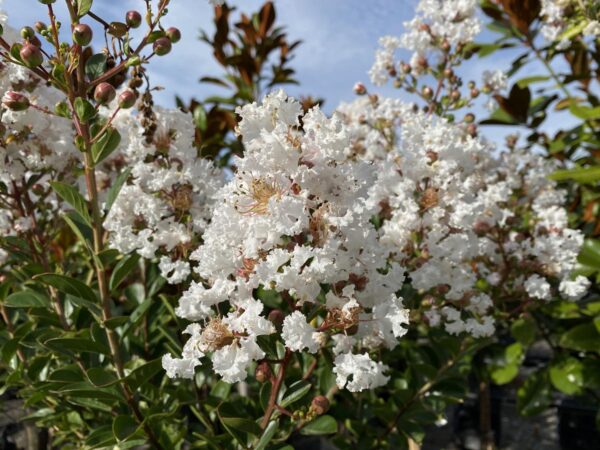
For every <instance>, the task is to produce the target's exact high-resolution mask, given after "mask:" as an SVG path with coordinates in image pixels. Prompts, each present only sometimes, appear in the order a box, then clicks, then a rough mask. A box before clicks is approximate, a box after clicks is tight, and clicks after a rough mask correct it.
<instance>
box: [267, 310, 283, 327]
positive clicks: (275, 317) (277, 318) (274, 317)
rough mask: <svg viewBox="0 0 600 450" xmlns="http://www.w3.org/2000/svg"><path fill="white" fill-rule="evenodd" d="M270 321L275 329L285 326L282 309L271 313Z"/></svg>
mask: <svg viewBox="0 0 600 450" xmlns="http://www.w3.org/2000/svg"><path fill="white" fill-rule="evenodd" d="M268 318H269V320H270V321H271V322H272V323H273V325H275V327H277V328H279V327H280V326H281V325H282V324H283V319H284V318H285V317H284V314H283V311H282V310H280V309H274V310H273V311H271V312H270V313H269V317H268Z"/></svg>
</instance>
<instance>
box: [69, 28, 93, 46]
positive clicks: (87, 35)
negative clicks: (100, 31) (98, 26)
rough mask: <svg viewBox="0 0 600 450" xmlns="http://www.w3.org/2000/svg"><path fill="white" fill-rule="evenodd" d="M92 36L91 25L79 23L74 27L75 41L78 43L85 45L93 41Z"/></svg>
mask: <svg viewBox="0 0 600 450" xmlns="http://www.w3.org/2000/svg"><path fill="white" fill-rule="evenodd" d="M92 37H93V33H92V29H91V28H90V26H89V25H86V24H84V23H79V24H77V25H75V26H74V27H73V42H75V43H76V44H77V45H81V46H82V47H85V46H86V45H88V44H89V43H90V42H92Z"/></svg>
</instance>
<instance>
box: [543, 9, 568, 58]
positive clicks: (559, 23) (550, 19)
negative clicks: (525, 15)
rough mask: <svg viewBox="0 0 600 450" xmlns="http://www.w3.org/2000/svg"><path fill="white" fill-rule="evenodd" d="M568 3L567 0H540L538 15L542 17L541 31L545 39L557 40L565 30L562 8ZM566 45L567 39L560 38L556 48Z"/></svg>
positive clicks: (565, 22)
mask: <svg viewBox="0 0 600 450" xmlns="http://www.w3.org/2000/svg"><path fill="white" fill-rule="evenodd" d="M569 3H570V2H569V1H565V0H542V9H541V11H540V16H542V18H543V25H542V28H541V32H542V36H544V39H546V40H547V41H550V42H555V41H559V38H560V36H561V35H562V34H563V32H564V31H565V29H566V27H567V20H566V16H565V12H564V9H565V8H566V7H567V6H568V4H569ZM568 45H569V40H568V39H561V40H560V42H559V44H558V48H559V49H560V48H566V47H568Z"/></svg>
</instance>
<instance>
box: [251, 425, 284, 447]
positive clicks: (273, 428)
mask: <svg viewBox="0 0 600 450" xmlns="http://www.w3.org/2000/svg"><path fill="white" fill-rule="evenodd" d="M278 428H279V421H277V420H271V421H270V422H269V424H268V425H267V428H265V431H263V434H262V436H261V437H260V439H259V440H258V442H257V443H256V445H255V446H254V450H264V449H265V448H266V447H267V445H268V444H269V442H271V439H273V436H275V433H277V429H278Z"/></svg>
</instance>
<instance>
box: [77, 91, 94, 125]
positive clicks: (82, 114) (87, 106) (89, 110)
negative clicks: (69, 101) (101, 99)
mask: <svg viewBox="0 0 600 450" xmlns="http://www.w3.org/2000/svg"><path fill="white" fill-rule="evenodd" d="M75 114H77V117H79V120H80V121H81V123H88V122H89V121H90V120H91V119H93V118H94V117H96V114H98V111H96V108H94V106H93V105H92V104H91V103H90V102H88V101H87V100H84V99H83V98H81V97H77V98H76V99H75Z"/></svg>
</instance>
